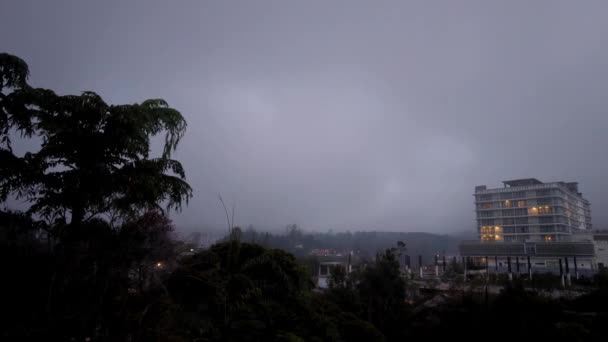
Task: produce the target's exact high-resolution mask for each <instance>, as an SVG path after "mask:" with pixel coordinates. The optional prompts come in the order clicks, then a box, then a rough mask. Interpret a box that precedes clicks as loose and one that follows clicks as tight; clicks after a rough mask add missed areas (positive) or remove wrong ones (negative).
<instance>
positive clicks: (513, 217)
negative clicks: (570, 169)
mask: <svg viewBox="0 0 608 342" xmlns="http://www.w3.org/2000/svg"><path fill="white" fill-rule="evenodd" d="M503 184H504V186H503V187H501V188H494V189H488V188H487V187H486V186H485V185H482V186H477V187H475V194H474V196H475V212H476V216H477V217H476V219H477V234H478V237H479V240H480V241H482V242H486V241H487V242H489V241H501V242H525V241H545V242H553V241H569V240H570V236H571V235H572V234H573V233H575V232H579V231H586V230H591V229H592V225H591V209H590V204H589V201H587V200H586V199H585V198H583V196H582V194H581V193H580V192H579V191H578V183H575V182H569V183H567V182H551V183H543V182H541V181H539V180H537V179H534V178H528V179H518V180H511V181H504V182H503Z"/></svg>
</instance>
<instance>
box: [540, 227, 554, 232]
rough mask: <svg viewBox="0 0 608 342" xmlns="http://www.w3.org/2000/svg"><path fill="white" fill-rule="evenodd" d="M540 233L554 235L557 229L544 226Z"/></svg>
mask: <svg viewBox="0 0 608 342" xmlns="http://www.w3.org/2000/svg"><path fill="white" fill-rule="evenodd" d="M540 232H541V233H553V232H555V227H554V226H542V227H540Z"/></svg>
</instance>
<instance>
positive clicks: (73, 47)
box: [0, 0, 608, 232]
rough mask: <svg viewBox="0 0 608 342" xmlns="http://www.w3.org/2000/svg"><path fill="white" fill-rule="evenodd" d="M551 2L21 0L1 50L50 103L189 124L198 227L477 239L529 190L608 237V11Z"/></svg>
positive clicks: (595, 5)
mask: <svg viewBox="0 0 608 342" xmlns="http://www.w3.org/2000/svg"><path fill="white" fill-rule="evenodd" d="M550 3H551V6H547V4H548V2H529V1H509V2H503V3H501V4H497V3H490V2H487V1H458V2H444V3H443V4H441V6H439V5H438V6H436V7H435V6H433V5H431V4H429V2H428V1H407V2H406V1H373V2H370V1H332V2H327V1H300V2H295V1H294V2H287V1H241V2H239V3H238V5H236V4H235V2H233V1H231V2H220V1H218V2H199V1H191V2H160V1H158V2H152V1H129V2H125V1H102V2H89V1H78V2H75V1H52V2H50V1H49V2H40V1H37V2H31V1H27V0H26V1H9V2H3V3H2V4H1V5H0V30H1V31H2V32H15V31H19V35H11V34H5V35H3V36H2V38H0V46H1V47H2V50H3V51H8V52H10V53H13V54H15V55H19V56H20V57H22V58H23V59H24V60H25V61H27V63H28V64H29V65H30V67H31V74H32V78H31V79H30V82H31V83H32V84H33V85H35V86H37V87H49V88H51V87H52V88H53V89H55V90H57V91H58V92H59V93H62V94H77V93H79V92H80V91H82V90H88V89H91V90H95V91H96V92H98V93H99V94H100V95H101V96H102V97H103V98H104V99H106V100H107V101H108V102H109V103H131V102H135V101H137V102H139V101H141V100H144V99H146V98H150V97H162V98H164V99H166V100H167V101H168V102H169V104H170V105H171V106H172V107H174V108H176V109H178V110H179V111H180V112H181V113H182V114H183V115H184V117H185V119H186V120H187V122H188V131H187V134H186V135H185V137H184V139H183V141H182V142H181V144H180V147H179V149H178V150H177V153H176V155H175V158H176V159H179V160H181V161H182V162H183V164H184V167H185V169H186V175H187V180H188V182H189V183H190V185H191V186H192V187H193V190H194V197H193V198H192V199H191V200H190V203H189V204H188V206H187V207H185V208H184V210H183V211H182V212H181V213H176V214H172V219H173V220H174V221H175V223H176V225H177V226H178V227H179V228H182V229H192V228H196V227H203V226H219V225H223V224H224V223H225V217H224V212H223V210H222V208H221V205H220V203H219V201H218V198H217V195H218V194H219V193H221V194H222V196H223V197H224V199H225V200H226V202H227V204H228V205H229V206H230V205H232V203H235V204H236V220H235V221H236V222H235V223H237V224H239V225H243V226H246V225H248V224H253V225H255V226H261V227H265V226H283V225H285V224H288V223H298V224H300V225H301V226H303V227H304V228H305V229H310V230H323V231H326V230H328V229H335V230H345V229H351V230H357V229H365V230H399V231H428V232H459V231H466V230H469V231H473V230H474V228H475V224H474V213H473V210H474V206H473V197H472V193H473V190H474V186H476V185H481V184H486V185H488V186H490V187H494V186H500V182H501V181H503V180H507V179H516V178H528V177H534V178H538V179H539V180H541V181H576V182H579V188H580V190H581V191H582V193H583V194H584V196H585V197H586V198H587V199H589V201H590V202H591V204H592V210H593V223H594V226H595V227H600V228H601V227H605V226H606V223H608V211H606V210H604V208H606V206H607V205H608V198H606V196H605V195H604V194H606V193H607V192H608V182H606V180H605V177H606V174H607V172H606V171H607V170H608V160H607V157H606V151H605V150H606V147H607V145H606V142H605V136H606V131H607V130H608V115H606V111H607V108H608V97H607V96H606V94H607V92H606V89H608V84H607V82H608V81H607V80H608V77H607V76H608V44H606V43H607V42H606V40H608V38H607V37H608V22H607V21H606V20H605V14H606V13H607V11H608V3H606V2H599V1H598V2H584V3H581V2H570V1H551V2H550ZM92 13H94V14H95V15H94V16H92V15H89V14H92ZM25 22H27V23H28V24H27V25H23V23H25ZM167 23H170V24H167ZM15 148H16V149H17V150H26V148H27V146H19V145H16V146H15ZM15 205H17V204H15Z"/></svg>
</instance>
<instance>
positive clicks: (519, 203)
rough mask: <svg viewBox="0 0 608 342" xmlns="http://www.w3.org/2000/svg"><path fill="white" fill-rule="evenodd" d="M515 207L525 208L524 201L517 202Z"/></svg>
mask: <svg viewBox="0 0 608 342" xmlns="http://www.w3.org/2000/svg"><path fill="white" fill-rule="evenodd" d="M517 206H518V207H520V208H524V207H525V206H526V201H517Z"/></svg>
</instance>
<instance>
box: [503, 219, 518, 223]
mask: <svg viewBox="0 0 608 342" xmlns="http://www.w3.org/2000/svg"><path fill="white" fill-rule="evenodd" d="M502 224H515V219H513V218H503V219H502Z"/></svg>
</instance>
